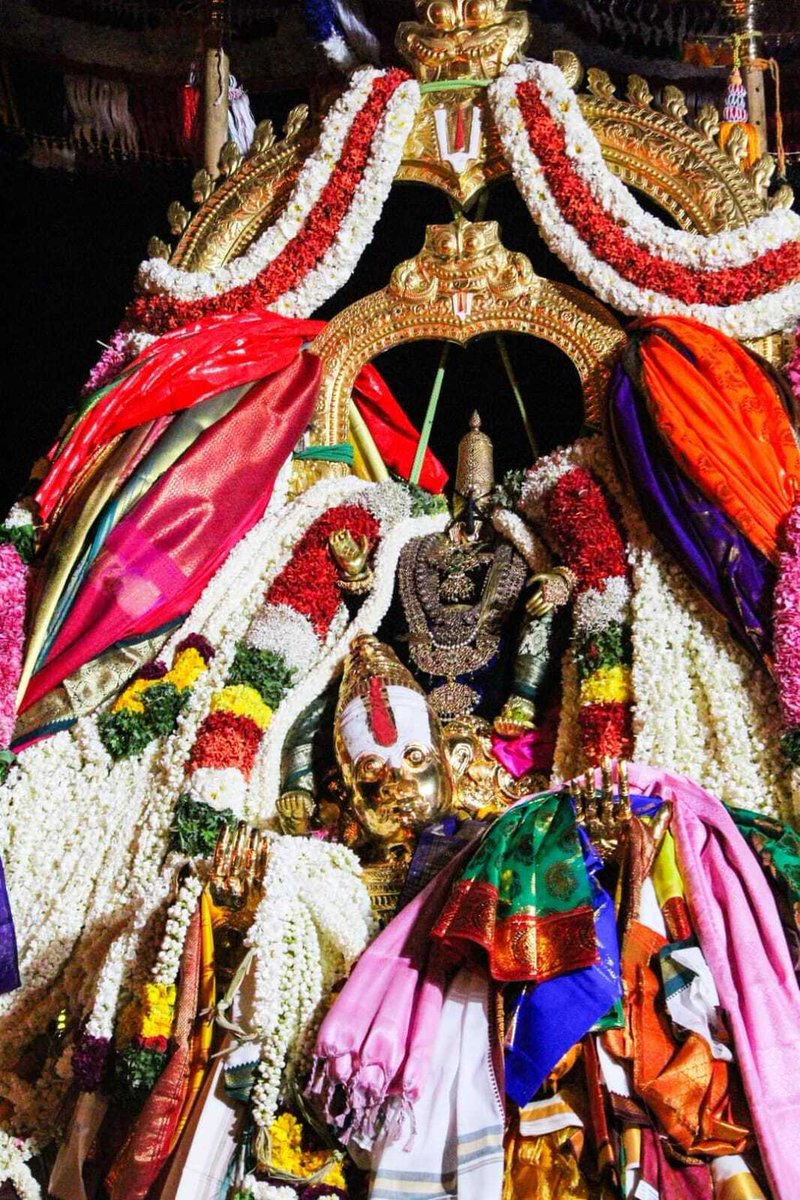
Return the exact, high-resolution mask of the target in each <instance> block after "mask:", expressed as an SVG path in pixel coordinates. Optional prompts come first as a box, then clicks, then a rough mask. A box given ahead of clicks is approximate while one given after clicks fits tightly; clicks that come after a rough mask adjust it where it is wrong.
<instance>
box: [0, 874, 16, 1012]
mask: <svg viewBox="0 0 800 1200" xmlns="http://www.w3.org/2000/svg"><path fill="white" fill-rule="evenodd" d="M18 987H19V967H18V964H17V936H16V934H15V932H14V919H13V917H12V915H11V905H10V903H9V899H8V892H7V891H6V878H5V874H4V872H3V863H2V861H0V996H4V995H5V993H6V992H13V991H14V989H15V988H18Z"/></svg>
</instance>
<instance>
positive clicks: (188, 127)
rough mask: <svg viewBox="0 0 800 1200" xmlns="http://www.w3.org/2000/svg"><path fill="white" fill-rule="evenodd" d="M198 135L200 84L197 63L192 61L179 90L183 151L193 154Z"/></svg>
mask: <svg viewBox="0 0 800 1200" xmlns="http://www.w3.org/2000/svg"><path fill="white" fill-rule="evenodd" d="M199 135H200V85H199V84H198V82H197V64H196V63H192V65H191V67H190V69H189V78H188V79H187V80H186V83H185V84H184V85H183V89H182V91H181V133H180V140H181V145H182V146H183V149H184V152H185V153H186V154H189V155H194V152H195V149H196V147H197V142H198V138H199Z"/></svg>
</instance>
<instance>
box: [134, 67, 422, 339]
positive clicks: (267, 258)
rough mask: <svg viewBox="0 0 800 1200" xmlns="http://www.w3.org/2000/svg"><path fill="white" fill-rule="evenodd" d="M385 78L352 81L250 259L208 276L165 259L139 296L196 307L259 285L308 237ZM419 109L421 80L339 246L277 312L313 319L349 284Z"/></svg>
mask: <svg viewBox="0 0 800 1200" xmlns="http://www.w3.org/2000/svg"><path fill="white" fill-rule="evenodd" d="M383 74H385V72H383V71H379V70H376V69H374V68H372V67H365V68H363V69H361V70H359V71H357V72H356V73H355V74H354V75H353V77H352V81H351V84H350V86H349V88H348V90H347V91H346V92H345V93H344V94H343V95H342V96H341V97H340V98H339V99H338V100H337V101H336V103H335V104H334V105H333V106H332V107H331V109H330V111H329V112H328V113H327V115H326V117H325V120H324V122H323V127H322V132H321V134H320V140H319V142H318V144H317V147H316V149H315V150H314V152H313V153H312V154H311V155H310V156H309V157H308V158H307V159H306V160H305V162H304V164H303V166H302V168H301V170H300V174H299V175H298V178H297V182H296V184H295V186H294V189H293V191H292V194H291V196H290V198H289V201H288V203H287V205H286V208H285V209H284V211H283V212H282V213H281V215H280V216H279V217H278V219H277V220H276V222H275V224H274V225H272V226H270V228H269V229H268V230H267V231H266V232H265V233H263V234H262V235H261V237H259V238H257V239H256V241H255V242H253V244H252V246H250V247H249V248H248V249H247V250H246V251H245V253H244V254H243V255H241V256H240V257H239V258H236V259H234V260H233V262H231V263H230V264H228V265H226V266H224V267H214V268H212V269H211V270H209V271H184V270H182V269H181V268H180V267H174V266H170V264H169V263H167V262H165V261H164V260H163V259H158V258H154V259H149V260H148V261H146V262H144V263H143V264H142V266H141V267H140V268H139V275H138V282H139V286H140V288H141V289H142V290H143V291H145V292H149V293H154V292H157V293H160V294H162V295H168V296H172V297H174V298H175V299H177V300H182V301H193V300H200V299H204V298H207V297H210V296H215V295H219V294H221V293H223V292H227V291H230V290H231V289H232V288H236V287H240V286H242V285H243V284H246V283H249V282H250V281H251V280H253V279H255V278H256V276H257V275H259V274H260V272H261V271H263V270H264V269H265V268H266V267H267V266H268V265H269V264H270V263H271V262H272V261H273V260H274V259H275V258H277V256H278V254H280V252H281V251H282V250H283V249H284V248H285V247H286V246H287V245H288V244H289V242H291V241H292V240H293V239H294V238H295V237H297V236H299V235H300V234H301V232H302V229H303V226H304V225H305V223H306V221H307V219H308V216H309V214H310V212H311V210H312V208H313V207H314V205H315V204H316V202H317V201H318V199H319V197H320V195H321V194H322V191H323V189H324V188H325V185H326V184H327V182H328V180H329V179H330V177H331V175H332V173H333V171H334V169H335V167H336V165H337V163H338V161H339V159H340V157H341V154H342V150H343V147H344V144H345V141H346V139H347V135H348V134H349V132H350V130H351V128H352V127H353V124H354V122H355V120H356V118H357V117H358V115H359V113H360V112H361V110H362V109H363V108H364V106H365V104H366V103H367V101H368V100H369V98H370V95H371V93H372V89H373V85H374V82H375V80H376V79H378V78H379V77H380V76H382V75H383ZM420 101H421V93H420V90H419V85H418V84H417V83H416V82H415V81H414V80H407V81H406V82H404V83H401V84H400V85H399V87H397V88H396V89H395V91H394V92H393V94H392V95H391V97H390V98H389V100H388V102H387V104H386V108H385V110H384V112H383V114H382V115H381V119H380V121H379V123H378V127H377V129H376V131H375V136H374V138H373V140H372V145H371V147H370V153H369V158H368V160H367V163H366V166H365V168H364V172H363V175H362V177H361V179H360V180H359V182H358V184H357V186H356V188H355V191H354V193H353V196H352V199H351V203H350V206H349V208H348V210H347V213H346V214H345V216H344V219H343V220H342V223H341V225H340V226H339V229H338V230H337V231H336V234H335V237H334V239H333V242H332V243H331V245H330V246H329V247H328V249H327V251H326V252H325V254H324V255H323V257H322V258H321V259H320V261H319V262H318V263H317V264H316V265H315V266H314V267H313V268H312V269H311V270H310V271H309V272H308V274H307V275H305V276H304V277H303V279H302V280H301V281H300V282H299V283H298V284H297V286H296V287H295V288H294V289H293V290H291V291H289V292H286V293H284V295H282V296H280V297H278V298H277V299H276V301H275V303H274V304H273V305H272V306H271V307H272V308H273V310H274V311H275V312H278V313H281V314H282V315H284V316H290V317H307V316H310V314H311V313H312V312H314V311H315V310H316V309H317V308H319V307H320V305H322V304H324V302H325V301H326V300H328V299H329V298H330V297H331V296H332V295H334V293H335V292H337V291H338V290H339V288H340V287H342V285H343V284H344V283H346V282H347V280H348V279H349V278H350V276H351V275H352V273H353V270H354V269H355V266H356V263H357V262H358V260H359V259H360V258H361V255H362V254H363V252H364V250H365V249H366V247H367V246H368V245H369V243H370V242H371V241H372V234H373V231H374V228H375V225H376V223H377V221H378V218H379V216H380V214H381V212H382V211H383V206H384V204H385V203H386V198H387V196H388V195H389V191H390V189H391V187H392V183H393V182H394V178H395V175H396V173H397V169H398V167H399V165H400V161H401V159H402V156H403V149H404V147H405V144H406V141H407V140H408V135H409V133H410V132H411V129H412V127H413V124H414V118H415V116H416V113H417V110H418V108H419V105H420ZM140 348H141V347H140Z"/></svg>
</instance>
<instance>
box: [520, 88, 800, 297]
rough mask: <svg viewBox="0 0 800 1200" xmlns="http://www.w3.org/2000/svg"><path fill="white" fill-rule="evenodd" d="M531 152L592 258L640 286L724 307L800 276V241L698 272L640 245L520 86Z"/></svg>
mask: <svg viewBox="0 0 800 1200" xmlns="http://www.w3.org/2000/svg"><path fill="white" fill-rule="evenodd" d="M517 99H518V100H519V106H520V111H521V113H522V119H523V121H524V122H525V127H526V129H527V132H528V138H529V141H530V145H531V149H532V150H533V152H534V154H535V155H536V157H537V158H538V160H539V162H540V164H541V167H542V170H543V172H544V176H545V179H546V180H547V183H548V185H549V187H550V190H551V192H552V193H553V196H554V198H555V200H556V203H557V204H558V208H559V211H560V213H561V215H562V217H563V218H564V220H565V221H568V222H569V224H570V225H572V227H573V228H574V229H575V231H576V233H577V234H578V235H579V237H580V238H581V239H582V240H583V241H584V242H585V243H586V245H587V246H588V247H589V249H590V250H591V252H592V254H594V256H595V257H596V258H597V259H599V260H600V261H602V262H605V263H607V264H608V265H609V266H610V267H613V269H614V270H615V271H616V272H617V274H619V275H620V276H622V278H623V279H626V280H628V281H629V282H630V283H634V284H636V286H637V287H640V288H650V289H651V290H652V291H654V292H658V293H660V294H662V295H666V296H671V297H672V298H673V299H676V300H681V301H683V302H684V303H685V304H710V305H714V306H724V305H730V304H740V303H741V302H742V301H745V300H753V299H756V298H757V297H759V296H763V295H764V294H765V293H768V292H773V291H777V289H778V288H780V287H783V286H784V284H787V283H790V282H791V281H792V280H793V279H796V278H797V277H798V275H800V242H792V243H791V244H789V245H787V246H782V247H780V248H779V249H777V250H767V251H766V252H765V253H764V254H762V255H760V256H759V257H758V258H756V259H754V260H753V261H752V262H751V263H748V264H747V265H746V266H742V267H724V268H720V269H717V270H709V271H694V270H692V269H691V268H690V267H685V266H681V265H680V264H678V263H673V262H669V261H668V260H666V259H663V258H659V257H658V256H657V255H655V254H651V253H650V252H649V251H648V250H645V249H643V248H642V247H641V246H638V245H637V244H636V243H635V242H634V241H633V240H632V239H631V238H630V237H628V235H627V234H626V233H625V232H624V230H623V229H621V228H620V227H619V226H618V225H617V224H616V222H615V221H614V220H613V218H612V217H610V216H608V215H607V214H606V213H605V212H604V211H603V209H602V208H601V207H600V204H599V202H598V201H597V200H596V199H595V197H594V195H593V194H592V191H591V189H590V187H589V185H588V184H587V183H585V182H584V180H582V179H581V178H580V176H579V175H578V174H577V172H576V171H575V169H574V167H573V164H572V162H571V160H570V159H569V158H568V156H567V147H566V142H565V139H564V134H563V132H562V131H561V129H559V127H558V125H557V124H556V122H555V121H554V119H553V117H552V116H551V115H550V113H549V112H548V110H547V108H546V106H545V104H544V103H543V101H542V99H541V95H540V93H539V89H538V87H537V86H536V84H535V83H533V82H531V81H527V82H524V83H521V84H519V86H518V87H517Z"/></svg>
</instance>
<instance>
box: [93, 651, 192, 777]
mask: <svg viewBox="0 0 800 1200" xmlns="http://www.w3.org/2000/svg"><path fill="white" fill-rule="evenodd" d="M213 657H214V648H213V646H212V645H211V643H210V642H208V641H207V639H206V638H203V637H199V636H198V635H196V634H192V635H190V636H189V637H187V638H184V639H183V641H181V642H179V643H178V646H177V648H176V651H175V657H174V659H173V663H172V668H171V669H170V670H167V667H166V665H165V664H164V663H163V662H161V661H160V660H159V659H156V660H155V661H154V662H151V663H148V664H147V665H146V666H144V667H143V668H142V669H141V671H139V672H138V674H137V675H136V676H135V677H134V678H133V679H132V680H131V682H130V683H129V684H128V686H127V687H126V688H125V689H124V691H123V692H122V693H121V694H120V695H119V696H118V697H117V699H116V700H115V701H114V704H113V705H112V707H111V711H110V712H108V713H105V714H104V715H103V716H101V717H100V718H99V721H98V732H99V734H100V739H101V741H102V743H103V745H104V746H105V748H106V750H107V751H108V753H109V754H110V755H111V757H112V758H114V759H119V758H128V757H130V756H131V755H134V754H141V752H142V751H143V750H144V749H145V747H146V746H148V745H149V744H150V742H151V741H152V740H153V739H154V738H157V737H163V736H164V735H165V734H168V733H172V731H173V730H174V729H175V726H176V724H177V721H178V717H179V715H180V712H181V710H182V709H183V707H184V706H185V704H186V703H187V701H188V700H189V696H190V694H191V689H192V688H193V687H194V685H195V684H196V683H197V680H198V679H199V678H200V676H201V675H204V674H205V672H206V671H207V670H208V664H209V662H210V661H211V659H212V658H213Z"/></svg>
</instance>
